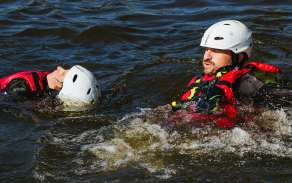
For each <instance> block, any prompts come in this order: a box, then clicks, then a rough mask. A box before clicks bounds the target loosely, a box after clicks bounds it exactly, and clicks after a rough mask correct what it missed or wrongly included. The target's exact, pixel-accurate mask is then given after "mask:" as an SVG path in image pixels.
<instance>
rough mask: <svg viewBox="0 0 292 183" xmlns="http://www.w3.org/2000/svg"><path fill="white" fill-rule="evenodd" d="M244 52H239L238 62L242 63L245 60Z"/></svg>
mask: <svg viewBox="0 0 292 183" xmlns="http://www.w3.org/2000/svg"><path fill="white" fill-rule="evenodd" d="M243 57H244V55H243V53H239V57H238V63H240V62H241V61H242V60H243Z"/></svg>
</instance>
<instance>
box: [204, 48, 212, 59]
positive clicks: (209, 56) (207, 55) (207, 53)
mask: <svg viewBox="0 0 292 183" xmlns="http://www.w3.org/2000/svg"><path fill="white" fill-rule="evenodd" d="M204 60H212V52H211V50H206V51H205V54H204Z"/></svg>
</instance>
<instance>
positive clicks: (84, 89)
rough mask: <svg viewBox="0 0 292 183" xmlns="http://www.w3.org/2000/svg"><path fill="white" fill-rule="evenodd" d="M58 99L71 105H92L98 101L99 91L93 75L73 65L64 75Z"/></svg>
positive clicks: (99, 97)
mask: <svg viewBox="0 0 292 183" xmlns="http://www.w3.org/2000/svg"><path fill="white" fill-rule="evenodd" d="M58 98H59V99H61V100H62V101H63V102H65V103H67V104H68V103H70V104H72V103H73V104H72V105H74V104H77V105H79V104H93V103H97V102H99V101H100V99H101V91H100V87H99V85H98V83H97V81H96V79H95V77H94V75H93V74H92V73H91V72H90V71H88V70H87V69H85V68H84V67H81V66H80V65H75V66H74V67H72V68H71V69H70V70H69V71H68V73H67V74H66V76H65V79H64V82H63V87H62V89H61V91H60V93H59V95H58ZM68 101H69V102H68Z"/></svg>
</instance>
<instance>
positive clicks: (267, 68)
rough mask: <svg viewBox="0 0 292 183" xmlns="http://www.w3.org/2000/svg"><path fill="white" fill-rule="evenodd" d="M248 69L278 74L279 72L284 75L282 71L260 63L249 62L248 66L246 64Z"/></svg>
mask: <svg viewBox="0 0 292 183" xmlns="http://www.w3.org/2000/svg"><path fill="white" fill-rule="evenodd" d="M246 67H250V68H257V69H259V70H262V71H268V72H272V73H277V72H279V73H282V71H281V70H280V69H279V68H278V67H275V66H272V65H269V64H263V63H258V62H249V63H248V64H246Z"/></svg>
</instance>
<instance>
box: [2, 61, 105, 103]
mask: <svg viewBox="0 0 292 183" xmlns="http://www.w3.org/2000/svg"><path fill="white" fill-rule="evenodd" d="M0 90H1V94H2V95H5V96H10V97H12V98H14V99H17V100H34V99H39V98H46V97H49V96H50V97H51V98H52V99H57V100H58V101H61V102H62V103H64V104H66V105H70V104H74V105H80V104H82V105H83V104H94V103H98V102H99V101H100V100H101V91H100V87H99V84H98V83H97V81H96V78H95V77H94V75H93V74H92V73H91V72H90V71H88V70H87V69H85V68H84V67H82V66H79V65H75V66H73V67H72V68H71V69H70V70H65V69H63V68H62V67H60V66H58V67H57V70H55V71H54V72H52V73H48V72H40V71H25V72H19V73H16V74H13V75H10V76H8V77H5V78H2V79H0Z"/></svg>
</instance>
